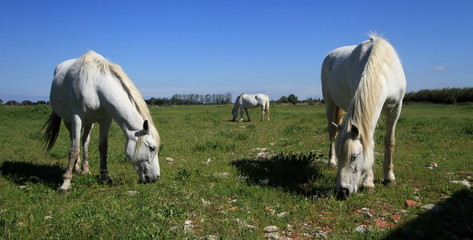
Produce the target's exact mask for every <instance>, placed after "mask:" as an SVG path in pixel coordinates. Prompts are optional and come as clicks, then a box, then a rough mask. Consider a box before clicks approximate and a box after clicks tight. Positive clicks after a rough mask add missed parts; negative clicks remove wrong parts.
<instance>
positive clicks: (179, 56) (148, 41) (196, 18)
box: [0, 0, 473, 101]
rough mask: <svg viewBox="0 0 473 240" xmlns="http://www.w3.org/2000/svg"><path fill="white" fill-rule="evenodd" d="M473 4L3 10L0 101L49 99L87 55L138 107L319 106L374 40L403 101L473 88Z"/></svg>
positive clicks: (308, 2)
mask: <svg viewBox="0 0 473 240" xmlns="http://www.w3.org/2000/svg"><path fill="white" fill-rule="evenodd" d="M472 12H473V1H471V0H464V1H455V0H454V1H412V0H409V1H404V0H402V1H336V0H335V1H317V0H261V1H260V0H215V1H198V0H189V1H184V0H172V1H171V0H169V1H162V0H156V1H140V0H137V1H119V0H114V1H95V0H94V1H88V0H86V1H67V0H66V1H64V0H63V1H48V0H45V1H21V0H18V1H15V0H5V1H1V2H0V33H1V34H0V99H2V100H4V101H8V100H17V101H22V100H27V99H28V100H48V99H49V89H50V85H51V81H52V77H53V70H54V68H55V66H56V65H57V64H58V63H60V62H62V61H64V60H67V59H71V58H76V57H79V56H80V55H82V54H83V53H85V52H86V51H88V50H94V51H96V52H98V53H100V54H102V55H103V56H104V57H106V58H108V59H109V60H111V61H113V62H115V63H118V64H120V65H121V66H122V67H123V68H124V70H125V71H126V72H127V73H128V75H129V76H130V77H131V79H132V80H133V81H134V82H135V84H136V85H137V87H138V88H139V89H140V91H141V92H142V94H143V96H144V97H145V98H149V97H170V96H172V95H173V94H176V93H181V94H182V93H198V94H207V93H210V94H214V93H215V94H217V93H227V92H230V93H232V94H233V97H234V98H235V97H236V95H238V94H239V93H242V92H246V93H257V92H261V93H267V94H268V95H269V96H270V98H271V99H275V100H276V99H278V98H279V97H280V96H283V95H286V96H287V95H289V94H295V95H296V96H298V97H299V99H305V98H308V97H312V98H319V97H321V85H320V68H321V64H322V61H323V59H324V57H325V55H326V54H327V53H328V52H329V51H331V50H332V49H335V48H337V47H340V46H345V45H354V44H358V43H360V42H362V41H364V40H366V39H367V38H368V37H367V33H369V32H370V31H376V32H378V33H380V34H383V35H384V37H385V38H387V39H388V40H389V41H390V42H391V44H392V45H393V46H394V47H395V48H396V50H397V51H398V54H399V55H400V58H401V61H402V63H403V65H404V71H405V73H406V77H407V86H408V87H407V88H408V91H417V90H420V89H435V88H444V87H473V14H472Z"/></svg>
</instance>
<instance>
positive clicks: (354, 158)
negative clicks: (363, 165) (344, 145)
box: [351, 154, 358, 162]
mask: <svg viewBox="0 0 473 240" xmlns="http://www.w3.org/2000/svg"><path fill="white" fill-rule="evenodd" d="M357 157H358V154H353V155H351V161H352V162H353V161H355V160H356V158H357Z"/></svg>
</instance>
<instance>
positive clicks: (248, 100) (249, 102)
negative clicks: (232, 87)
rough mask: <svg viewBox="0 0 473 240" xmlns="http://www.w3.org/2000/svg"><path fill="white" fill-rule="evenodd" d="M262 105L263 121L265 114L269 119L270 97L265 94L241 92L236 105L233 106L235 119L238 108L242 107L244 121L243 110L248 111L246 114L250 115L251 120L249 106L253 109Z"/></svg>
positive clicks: (241, 113)
mask: <svg viewBox="0 0 473 240" xmlns="http://www.w3.org/2000/svg"><path fill="white" fill-rule="evenodd" d="M258 106H259V107H261V121H263V118H264V116H265V115H266V119H267V120H268V121H269V97H268V95H265V94H261V93H260V94H251V95H248V94H246V93H242V94H240V96H238V97H237V99H236V101H235V105H234V106H233V110H232V114H233V121H236V118H237V117H238V109H240V121H243V110H244V111H245V112H246V116H247V117H248V121H251V119H250V115H249V114H248V108H249V109H253V108H257V107H258Z"/></svg>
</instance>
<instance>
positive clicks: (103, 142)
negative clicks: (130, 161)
mask: <svg viewBox="0 0 473 240" xmlns="http://www.w3.org/2000/svg"><path fill="white" fill-rule="evenodd" d="M111 124H112V119H107V120H106V121H103V122H101V123H100V124H99V125H100V143H99V153H100V178H101V179H102V181H105V182H107V183H109V184H111V183H112V179H111V178H110V177H109V176H108V167H107V154H108V133H109V130H110V125H111Z"/></svg>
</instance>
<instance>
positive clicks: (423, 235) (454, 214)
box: [384, 188, 473, 240]
mask: <svg viewBox="0 0 473 240" xmlns="http://www.w3.org/2000/svg"><path fill="white" fill-rule="evenodd" d="M436 205H437V207H435V208H433V209H432V210H429V211H427V212H425V213H423V214H421V215H419V216H418V217H417V218H415V219H413V220H411V221H409V222H407V223H405V224H404V225H403V227H401V228H399V229H396V230H395V231H393V232H392V233H390V234H389V235H388V236H386V237H385V238H384V239H386V240H387V239H472V238H473V190H472V189H471V188H470V189H464V190H461V191H458V192H455V193H454V194H453V195H452V196H451V197H450V198H447V199H445V200H443V201H441V202H439V203H437V204H436Z"/></svg>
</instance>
